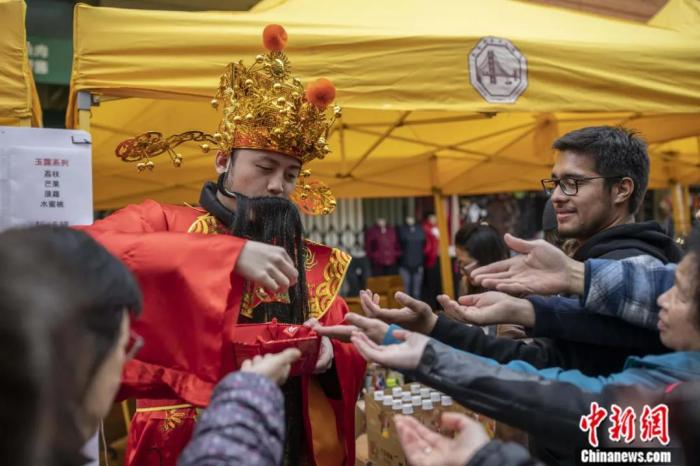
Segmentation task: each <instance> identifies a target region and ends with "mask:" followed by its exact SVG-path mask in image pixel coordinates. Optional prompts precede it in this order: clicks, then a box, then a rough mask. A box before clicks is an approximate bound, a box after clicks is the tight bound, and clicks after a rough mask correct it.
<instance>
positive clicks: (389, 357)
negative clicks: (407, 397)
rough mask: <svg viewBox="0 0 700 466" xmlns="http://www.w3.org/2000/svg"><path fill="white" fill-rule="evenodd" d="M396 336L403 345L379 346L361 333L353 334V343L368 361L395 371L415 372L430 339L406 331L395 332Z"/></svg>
mask: <svg viewBox="0 0 700 466" xmlns="http://www.w3.org/2000/svg"><path fill="white" fill-rule="evenodd" d="M394 336H395V337H396V338H398V339H399V340H403V343H400V344H396V345H385V346H379V345H377V344H376V343H375V342H373V341H372V340H370V339H369V338H368V337H367V335H365V334H364V333H360V332H355V333H353V335H352V338H351V341H352V344H353V345H355V348H357V350H358V351H359V352H360V354H361V355H362V356H363V357H364V358H365V359H366V360H367V361H370V362H376V363H379V364H381V365H383V366H388V367H391V368H394V369H408V370H413V369H415V368H416V367H418V364H419V363H420V360H421V358H422V357H423V351H425V347H426V345H427V344H428V340H430V339H429V338H428V337H426V336H425V335H421V334H420V333H416V332H408V331H406V330H395V331H394Z"/></svg>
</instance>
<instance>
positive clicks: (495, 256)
mask: <svg viewBox="0 0 700 466" xmlns="http://www.w3.org/2000/svg"><path fill="white" fill-rule="evenodd" d="M455 252H456V254H457V264H458V266H459V273H460V275H461V278H460V286H459V294H460V296H463V295H467V294H475V293H481V292H483V291H484V290H483V289H482V288H481V287H479V286H477V285H475V284H474V283H472V282H471V281H470V279H469V273H468V272H469V271H470V270H472V269H473V268H475V267H480V266H483V265H487V264H491V263H493V262H497V261H500V260H503V259H507V258H508V248H507V247H506V244H505V242H504V241H503V238H501V235H499V234H498V232H497V231H496V229H495V228H493V227H492V226H491V225H489V224H488V223H485V222H482V223H478V224H477V223H471V224H466V225H464V226H462V228H460V229H459V230H457V233H455Z"/></svg>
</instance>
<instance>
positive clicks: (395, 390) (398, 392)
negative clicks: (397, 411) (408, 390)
mask: <svg viewBox="0 0 700 466" xmlns="http://www.w3.org/2000/svg"><path fill="white" fill-rule="evenodd" d="M402 392H403V390H401V387H394V388H392V389H391V394H392V395H393V396H394V397H397V396H401V393H402Z"/></svg>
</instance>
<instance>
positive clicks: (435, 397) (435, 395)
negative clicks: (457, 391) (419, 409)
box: [430, 392, 440, 404]
mask: <svg viewBox="0 0 700 466" xmlns="http://www.w3.org/2000/svg"><path fill="white" fill-rule="evenodd" d="M430 401H432V402H433V404H435V403H439V402H440V392H432V393H431V394H430Z"/></svg>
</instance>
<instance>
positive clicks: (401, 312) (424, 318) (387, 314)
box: [360, 290, 437, 335]
mask: <svg viewBox="0 0 700 466" xmlns="http://www.w3.org/2000/svg"><path fill="white" fill-rule="evenodd" d="M394 296H395V298H396V301H398V302H399V304H401V305H402V306H404V307H402V308H401V309H382V308H381V307H379V304H378V303H379V301H378V299H377V297H376V295H374V299H373V295H372V292H371V291H370V290H366V291H360V304H361V305H362V310H363V311H364V312H365V315H367V317H373V318H376V319H380V320H383V321H384V322H386V323H389V324H398V325H400V326H402V327H403V328H405V329H408V330H411V331H413V332H419V333H422V334H424V335H428V334H430V332H432V331H433V328H434V327H435V322H437V316H436V315H435V313H434V312H433V310H432V309H431V308H430V306H428V304H426V303H424V302H423V301H418V300H417V299H413V298H411V297H410V296H409V295H407V294H406V293H402V292H400V291H397V292H396V294H395V295H394Z"/></svg>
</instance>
